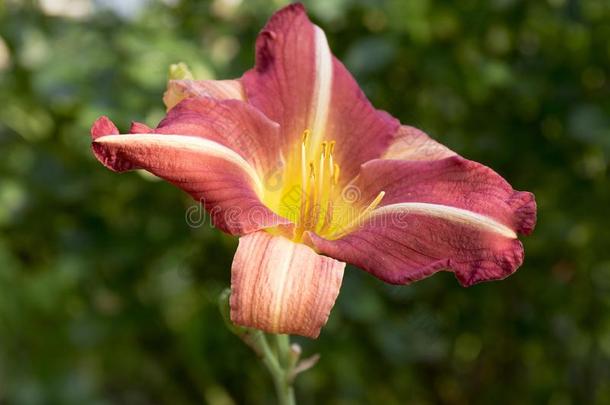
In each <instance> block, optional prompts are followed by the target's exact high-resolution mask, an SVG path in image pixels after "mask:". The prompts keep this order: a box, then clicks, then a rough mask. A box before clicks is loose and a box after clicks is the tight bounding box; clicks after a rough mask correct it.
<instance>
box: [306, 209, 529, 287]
mask: <svg viewBox="0 0 610 405" xmlns="http://www.w3.org/2000/svg"><path fill="white" fill-rule="evenodd" d="M425 205H426V204H421V203H404V204H395V205H389V206H386V207H383V208H380V209H379V210H376V212H375V213H374V214H373V215H371V216H369V217H368V218H367V219H366V220H365V221H364V222H363V223H362V224H360V225H359V226H358V227H357V228H355V229H353V230H352V232H350V233H348V234H346V235H345V236H343V237H341V238H339V239H337V240H327V239H324V238H321V237H319V236H317V235H315V234H312V233H310V234H309V235H308V236H309V238H310V241H311V243H312V244H313V246H314V247H315V249H316V250H317V251H318V252H320V253H322V254H326V255H329V256H331V257H334V258H337V259H338V260H343V261H346V262H349V263H353V264H355V265H356V266H359V267H361V268H362V269H364V270H366V271H368V272H369V273H371V274H373V275H374V276H376V277H378V278H380V279H382V280H383V281H386V282H388V283H392V284H409V283H412V282H414V281H418V280H421V279H423V278H426V277H428V276H430V275H432V274H434V273H436V272H438V271H439V270H447V271H453V272H454V273H455V275H456V277H457V279H458V281H459V282H460V283H461V284H462V285H463V286H470V285H473V284H476V283H479V282H482V281H490V280H499V279H503V278H505V277H507V276H509V275H510V274H512V273H513V272H514V271H515V270H516V269H517V268H518V267H519V266H520V265H521V263H522V262H523V246H522V245H521V242H520V241H519V240H518V239H516V237H515V236H514V232H511V230H510V228H507V227H506V226H504V225H502V224H500V223H497V222H495V221H493V220H491V219H489V218H486V217H483V216H480V215H478V214H473V213H471V212H469V211H467V210H460V209H457V208H452V207H444V206H438V205H437V206H431V207H426V206H425Z"/></svg>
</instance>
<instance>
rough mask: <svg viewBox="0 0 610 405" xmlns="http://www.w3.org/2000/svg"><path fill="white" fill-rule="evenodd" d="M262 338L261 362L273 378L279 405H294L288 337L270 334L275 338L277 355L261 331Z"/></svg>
mask: <svg viewBox="0 0 610 405" xmlns="http://www.w3.org/2000/svg"><path fill="white" fill-rule="evenodd" d="M261 335H262V337H263V339H262V340H261V349H262V353H263V357H262V360H263V364H264V365H265V366H266V367H267V370H269V372H270V373H271V377H272V378H273V385H275V392H276V394H277V399H278V402H279V404H280V405H294V404H295V403H296V402H295V399H294V388H293V387H292V381H291V378H290V374H291V372H292V369H291V368H288V365H289V364H290V359H289V355H290V338H289V337H288V335H272V336H274V337H275V339H276V343H277V348H278V353H277V356H276V355H275V354H274V353H273V351H272V350H271V348H270V347H269V344H268V343H267V339H266V338H265V335H264V334H263V333H262V332H261Z"/></svg>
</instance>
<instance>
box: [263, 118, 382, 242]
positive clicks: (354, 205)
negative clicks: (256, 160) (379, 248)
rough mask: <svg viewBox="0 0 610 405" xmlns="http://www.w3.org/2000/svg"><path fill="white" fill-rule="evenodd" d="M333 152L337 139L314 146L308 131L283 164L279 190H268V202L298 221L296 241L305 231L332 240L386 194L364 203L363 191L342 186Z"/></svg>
mask: <svg viewBox="0 0 610 405" xmlns="http://www.w3.org/2000/svg"><path fill="white" fill-rule="evenodd" d="M334 152H335V141H323V142H321V143H320V144H319V145H314V144H313V142H312V137H311V131H310V130H305V131H304V132H303V135H302V139H301V143H300V145H298V147H297V148H294V150H293V151H292V153H291V154H290V159H289V161H288V162H287V164H286V165H285V166H284V169H283V173H282V174H281V176H280V177H281V180H282V184H281V185H280V187H279V189H278V190H267V192H266V195H265V197H266V198H265V201H266V202H267V205H268V206H269V207H270V208H271V209H273V210H274V211H275V212H276V213H278V214H279V215H281V216H284V217H286V218H288V219H290V220H291V221H292V222H294V223H295V225H296V226H295V231H294V235H293V240H295V241H297V242H300V241H301V240H302V239H303V234H304V233H305V232H306V231H312V232H315V233H317V234H318V235H322V236H324V237H327V238H330V239H333V238H336V237H338V236H340V235H341V234H342V233H343V232H345V231H347V230H349V229H350V228H352V227H353V226H354V225H356V224H357V223H358V222H359V221H360V220H362V219H363V218H364V217H366V216H367V215H368V214H369V213H370V211H372V210H373V209H374V208H375V207H376V206H377V205H378V204H379V203H380V202H381V199H382V198H383V196H384V192H383V191H382V192H381V193H379V195H377V197H376V198H375V199H373V201H372V202H370V203H369V204H368V205H364V204H363V201H361V198H360V190H358V189H357V188H356V187H354V186H352V185H349V184H348V185H346V186H343V183H345V182H344V181H341V179H340V174H341V169H340V167H339V165H338V164H337V162H336V161H335V157H334ZM342 186H343V187H342Z"/></svg>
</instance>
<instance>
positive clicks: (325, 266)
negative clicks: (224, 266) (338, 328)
mask: <svg viewBox="0 0 610 405" xmlns="http://www.w3.org/2000/svg"><path fill="white" fill-rule="evenodd" d="M344 267H345V263H342V262H339V261H337V260H334V259H331V258H329V257H325V256H320V255H318V254H317V253H316V252H314V251H313V250H312V249H311V248H309V247H308V246H305V245H303V244H300V243H294V242H292V241H290V240H288V239H285V238H283V237H281V236H273V235H271V234H269V233H267V232H264V231H260V232H255V233H252V234H250V235H246V236H242V237H241V238H240V239H239V247H238V248H237V252H236V253H235V258H234V259H233V266H232V268H231V320H232V321H233V322H235V323H236V324H238V325H242V326H246V327H251V328H256V329H261V330H263V331H265V332H269V333H286V334H297V335H302V336H307V337H310V338H316V337H318V335H319V333H320V329H321V328H322V326H324V324H326V321H327V319H328V315H329V313H330V310H331V309H332V307H333V305H334V303H335V300H336V298H337V295H338V294H339V288H340V287H341V281H342V279H343V269H344Z"/></svg>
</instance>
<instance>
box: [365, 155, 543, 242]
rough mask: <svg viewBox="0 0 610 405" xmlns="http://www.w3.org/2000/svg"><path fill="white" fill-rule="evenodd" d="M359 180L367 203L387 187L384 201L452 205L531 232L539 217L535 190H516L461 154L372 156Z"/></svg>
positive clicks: (498, 176)
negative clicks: (434, 157)
mask: <svg viewBox="0 0 610 405" xmlns="http://www.w3.org/2000/svg"><path fill="white" fill-rule="evenodd" d="M354 185H355V187H357V188H358V189H359V190H360V193H361V196H360V199H361V201H362V202H363V203H366V202H368V201H371V200H373V199H374V198H375V196H377V194H379V192H381V191H384V192H385V195H384V197H383V200H382V201H381V204H380V206H384V205H390V204H396V203H403V202H421V203H431V204H441V205H447V206H450V207H456V208H462V209H465V210H468V211H472V212H475V213H478V214H482V215H485V216H488V217H490V218H492V219H494V220H495V221H498V222H500V223H501V224H504V225H506V226H507V227H509V228H511V229H513V230H514V231H516V232H518V233H523V234H526V235H527V234H529V233H531V232H532V230H533V229H534V225H535V222H536V204H535V201H534V196H533V195H532V194H531V193H528V192H521V191H515V190H513V188H512V187H511V185H510V184H509V183H508V182H507V181H506V180H504V179H503V178H502V177H501V176H500V175H499V174H497V173H496V172H494V171H493V170H492V169H490V168H489V167H487V166H484V165H482V164H480V163H477V162H473V161H471V160H467V159H464V158H463V157H461V156H457V155H454V156H452V157H449V158H445V159H440V160H431V161H405V160H381V159H376V160H372V161H369V162H367V163H365V164H364V165H362V169H361V172H360V175H359V177H358V180H357V181H356V182H355V183H354Z"/></svg>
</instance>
